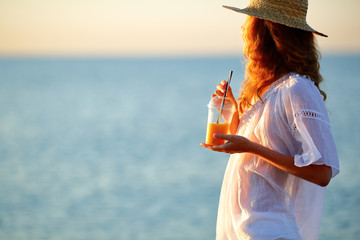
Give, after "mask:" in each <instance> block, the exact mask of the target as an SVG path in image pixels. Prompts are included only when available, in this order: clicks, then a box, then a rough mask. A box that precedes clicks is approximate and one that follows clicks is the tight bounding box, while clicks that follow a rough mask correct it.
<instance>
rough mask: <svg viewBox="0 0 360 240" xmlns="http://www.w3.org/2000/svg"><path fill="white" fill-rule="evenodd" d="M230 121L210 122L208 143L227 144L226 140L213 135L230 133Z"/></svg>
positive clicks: (207, 133) (207, 135)
mask: <svg viewBox="0 0 360 240" xmlns="http://www.w3.org/2000/svg"><path fill="white" fill-rule="evenodd" d="M229 127H230V123H208V125H207V131H206V144H209V145H221V144H225V142H226V140H223V139H216V138H214V137H213V135H214V133H222V134H228V131H229Z"/></svg>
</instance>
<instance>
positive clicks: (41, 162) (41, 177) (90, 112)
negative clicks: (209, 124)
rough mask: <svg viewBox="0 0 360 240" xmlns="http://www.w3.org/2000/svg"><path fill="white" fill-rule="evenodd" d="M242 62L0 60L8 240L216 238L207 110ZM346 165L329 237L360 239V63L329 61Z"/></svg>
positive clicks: (329, 85) (216, 162)
mask: <svg viewBox="0 0 360 240" xmlns="http://www.w3.org/2000/svg"><path fill="white" fill-rule="evenodd" d="M231 69H232V70H234V76H233V80H232V86H233V88H234V89H238V88H239V86H240V82H241V79H242V78H243V67H242V65H241V59H236V58H222V59H220V58H214V59H210V58H207V59H2V60H0V84H1V85H0V86H1V87H0V192H1V195H0V239H1V240H2V239H4V240H5V239H6V240H7V239H13V240H23V239H24V240H25V239H35V240H38V239H39V240H40V239H41V240H42V239H44V240H45V239H46V240H49V239H50V240H55V239H59V240H60V239H61V240H70V239H71V240H73V239H74V240H75V239H76V240H81V239H84V240H85V239H86V240H92V239H94V240H95V239H96V240H98V239H105V240H107V239H109V240H110V239H111V240H112V239H139V240H143V239H144V240H145V239H196V240H199V239H204V240H208V239H214V236H215V223H216V212H217V204H218V197H219V192H220V186H221V182H222V177H223V173H224V171H225V166H226V163H227V159H228V156H227V155H226V154H220V153H213V152H210V151H207V150H206V149H203V148H201V147H200V146H199V143H200V142H201V141H203V139H204V137H205V124H206V114H207V112H206V111H207V110H206V104H207V102H208V100H209V97H210V94H211V93H212V91H213V90H214V88H215V86H216V84H217V83H218V82H219V81H220V80H222V79H225V78H227V76H228V72H229V70H231ZM322 73H323V76H324V78H325V80H326V83H325V84H324V85H323V88H324V90H325V91H326V92H327V94H328V100H327V103H326V104H327V106H328V109H329V112H330V118H331V122H332V129H333V132H334V135H335V139H336V143H337V146H338V151H339V155H340V161H341V163H340V164H341V172H340V175H338V176H337V177H336V178H335V179H334V180H333V181H332V182H331V184H330V185H329V187H328V192H327V198H326V202H325V207H324V214H323V220H322V226H321V234H320V239H321V240H332V239H334V240H335V239H347V240H352V239H354V240H355V239H358V236H359V235H360V206H359V202H360V174H359V172H360V163H359V162H360V161H358V157H359V156H360V150H359V146H360V139H359V136H358V134H359V132H360V129H359V124H358V123H359V122H360V115H359V113H358V110H359V109H360V108H359V107H360V106H359V105H360V97H359V93H360V81H359V76H360V56H324V58H323V60H322Z"/></svg>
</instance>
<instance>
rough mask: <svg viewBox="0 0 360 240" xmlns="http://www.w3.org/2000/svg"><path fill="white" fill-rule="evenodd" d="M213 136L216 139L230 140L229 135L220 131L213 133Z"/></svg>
mask: <svg viewBox="0 0 360 240" xmlns="http://www.w3.org/2000/svg"><path fill="white" fill-rule="evenodd" d="M214 137H215V138H217V139H224V140H230V138H231V135H227V134H222V133H215V134H214Z"/></svg>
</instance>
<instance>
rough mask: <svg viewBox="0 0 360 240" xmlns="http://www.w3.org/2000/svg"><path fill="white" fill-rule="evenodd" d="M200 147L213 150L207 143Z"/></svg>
mask: <svg viewBox="0 0 360 240" xmlns="http://www.w3.org/2000/svg"><path fill="white" fill-rule="evenodd" d="M200 146H202V147H204V148H207V149H210V150H212V147H213V146H212V145H209V144H206V143H200Z"/></svg>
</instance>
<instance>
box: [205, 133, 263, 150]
mask: <svg viewBox="0 0 360 240" xmlns="http://www.w3.org/2000/svg"><path fill="white" fill-rule="evenodd" d="M214 137H215V138H218V139H225V140H227V143H225V144H223V145H215V146H212V145H208V144H206V143H201V144H200V146H203V147H205V148H207V149H210V150H212V151H216V152H224V153H230V154H233V153H243V152H252V151H253V150H254V147H255V145H256V144H255V143H253V142H251V141H250V140H249V139H247V138H244V137H241V136H237V135H226V134H220V133H215V134H214Z"/></svg>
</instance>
